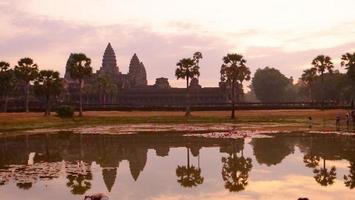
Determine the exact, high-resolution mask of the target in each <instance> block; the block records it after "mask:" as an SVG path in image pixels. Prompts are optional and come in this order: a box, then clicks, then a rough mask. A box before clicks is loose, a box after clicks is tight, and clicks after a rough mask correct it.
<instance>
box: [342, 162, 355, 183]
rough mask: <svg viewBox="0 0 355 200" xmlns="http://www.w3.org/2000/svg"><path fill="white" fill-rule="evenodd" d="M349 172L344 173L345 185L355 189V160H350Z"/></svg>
mask: <svg viewBox="0 0 355 200" xmlns="http://www.w3.org/2000/svg"><path fill="white" fill-rule="evenodd" d="M349 169H350V170H349V174H348V175H344V183H345V186H346V187H348V188H350V189H354V188H355V162H350V166H349Z"/></svg>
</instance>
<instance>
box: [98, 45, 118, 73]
mask: <svg viewBox="0 0 355 200" xmlns="http://www.w3.org/2000/svg"><path fill="white" fill-rule="evenodd" d="M99 73H103V74H107V75H109V76H110V77H111V78H113V79H116V78H118V77H119V76H120V72H119V68H118V66H117V60H116V54H115V51H114V50H113V48H112V46H111V44H110V43H109V44H108V45H107V47H106V50H105V52H104V56H103V58H102V67H101V68H100V70H99Z"/></svg>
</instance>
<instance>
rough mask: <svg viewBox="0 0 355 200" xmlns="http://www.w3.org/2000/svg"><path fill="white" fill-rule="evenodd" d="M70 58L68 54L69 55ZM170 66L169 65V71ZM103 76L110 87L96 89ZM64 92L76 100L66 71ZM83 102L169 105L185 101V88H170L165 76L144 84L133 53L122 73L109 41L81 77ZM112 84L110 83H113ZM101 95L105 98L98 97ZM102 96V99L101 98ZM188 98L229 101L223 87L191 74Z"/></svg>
mask: <svg viewBox="0 0 355 200" xmlns="http://www.w3.org/2000/svg"><path fill="white" fill-rule="evenodd" d="M69 59H71V56H70V57H69ZM174 70H175V68H174V66H171V71H172V73H173V72H174ZM101 76H105V77H106V79H107V81H108V82H109V84H107V85H109V86H110V89H107V88H106V89H101V90H100V89H98V88H101V87H102V85H99V80H100V79H99V78H100V77H101ZM65 80H66V83H67V91H68V96H70V98H71V101H77V100H76V99H77V97H78V87H77V85H76V84H75V82H73V81H72V80H71V78H70V76H69V75H68V73H67V72H66V74H65ZM85 85H86V86H85V88H84V91H85V92H84V93H85V97H84V98H85V102H86V104H87V105H91V104H92V105H100V104H110V105H119V106H124V107H152V106H153V107H170V106H184V105H185V104H186V101H187V99H186V89H185V88H173V87H171V86H170V84H169V80H168V79H167V78H164V77H161V78H157V79H156V82H155V84H154V85H148V81H147V71H146V68H145V66H144V64H143V62H142V61H141V60H140V59H139V58H138V56H137V54H134V55H133V56H132V58H131V61H130V63H129V66H128V73H127V74H123V73H121V72H120V68H119V67H118V64H117V57H116V54H115V51H114V49H113V47H112V45H111V44H110V43H109V44H108V45H107V47H106V49H105V51H104V54H103V58H102V65H101V67H100V69H99V70H97V71H96V73H94V74H93V76H92V77H91V78H89V79H88V80H86V81H85ZM113 86H114V87H113ZM101 96H105V98H101ZM102 99H105V101H102ZM190 102H191V105H192V106H216V105H223V104H226V103H228V102H229V95H228V92H227V91H226V89H225V88H223V87H209V88H205V87H202V86H201V85H200V84H199V81H198V79H196V78H193V79H192V80H191V83H190Z"/></svg>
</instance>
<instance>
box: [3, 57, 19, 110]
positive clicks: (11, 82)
mask: <svg viewBox="0 0 355 200" xmlns="http://www.w3.org/2000/svg"><path fill="white" fill-rule="evenodd" d="M15 87H16V78H15V74H14V70H13V69H10V64H9V63H7V62H3V61H2V62H0V95H2V96H3V98H4V110H3V111H4V112H7V104H8V99H9V93H10V92H11V91H12V90H14V88H15Z"/></svg>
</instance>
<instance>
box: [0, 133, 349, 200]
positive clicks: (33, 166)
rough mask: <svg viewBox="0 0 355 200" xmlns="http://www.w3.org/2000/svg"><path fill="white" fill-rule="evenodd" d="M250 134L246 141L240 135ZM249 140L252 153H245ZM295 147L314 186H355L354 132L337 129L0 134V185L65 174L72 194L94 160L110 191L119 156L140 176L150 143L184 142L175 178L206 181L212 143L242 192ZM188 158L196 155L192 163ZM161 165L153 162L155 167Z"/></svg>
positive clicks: (163, 148)
mask: <svg viewBox="0 0 355 200" xmlns="http://www.w3.org/2000/svg"><path fill="white" fill-rule="evenodd" d="M246 140H248V141H246ZM247 144H248V145H250V149H251V150H252V152H253V155H254V156H252V155H250V154H248V155H246V154H245V152H244V151H245V145H247ZM296 147H297V148H298V149H299V151H300V152H301V153H302V156H303V158H302V159H300V162H302V163H301V164H302V165H303V166H304V168H305V169H306V170H307V171H309V173H312V175H313V180H314V181H315V182H317V184H319V186H321V187H323V186H331V185H332V184H333V183H334V181H335V180H336V179H337V178H338V179H339V180H341V181H342V182H343V184H344V186H346V187H347V188H349V189H353V188H354V187H355V154H354V153H355V152H354V151H355V138H354V137H350V136H336V135H328V136H324V135H312V136H311V135H307V136H304V135H303V136H302V137H300V135H299V136H297V134H296V135H295V134H293V135H285V134H284V135H279V136H274V137H272V138H268V137H266V138H252V139H228V138H219V139H216V138H205V137H197V136H196V137H191V136H189V137H186V136H182V135H178V134H173V133H169V134H137V135H85V134H72V133H59V134H42V135H32V136H30V135H27V136H14V137H1V138H0V188H1V187H2V186H1V185H7V184H9V183H10V182H13V183H15V184H16V186H17V187H18V188H19V189H23V190H29V189H31V187H33V186H34V185H35V184H36V183H38V182H41V181H51V180H54V179H58V178H60V177H65V178H66V186H67V188H69V190H70V192H71V193H72V194H76V195H82V194H85V193H86V192H87V191H88V190H90V188H91V187H92V184H93V181H96V180H94V179H93V174H92V169H91V168H92V163H96V164H97V165H99V166H100V170H101V171H102V179H103V182H104V184H105V186H106V189H107V191H108V192H111V190H112V188H113V186H114V185H115V182H116V181H117V179H118V172H119V170H118V169H119V167H120V163H121V162H122V161H124V160H125V161H127V162H128V164H129V171H130V174H131V177H132V180H134V181H138V180H139V177H140V175H141V173H142V172H143V170H144V169H145V167H146V165H147V163H148V164H149V162H147V158H148V156H147V154H148V151H149V150H155V154H156V156H158V157H162V158H163V157H164V158H163V159H165V158H166V157H169V151H170V150H171V149H172V148H180V149H181V148H182V149H185V152H186V153H185V155H186V160H184V161H182V162H181V163H182V164H177V165H176V168H175V169H171V171H175V174H176V184H178V185H180V186H182V187H187V188H191V187H199V186H200V185H203V184H204V183H205V181H206V177H205V175H204V171H203V170H202V169H201V167H200V159H202V160H203V158H200V151H201V149H202V148H218V149H219V152H220V159H219V160H213V161H209V162H219V163H220V164H221V166H222V168H221V169H220V171H216V172H215V173H218V174H219V176H220V177H221V178H222V180H223V184H224V188H225V189H226V190H227V191H230V192H240V191H243V190H245V189H246V188H248V185H249V183H250V180H249V179H250V175H251V174H252V173H253V167H254V166H255V165H256V164H257V165H261V166H263V165H264V166H266V167H272V166H277V165H279V164H280V163H282V162H283V160H284V159H285V158H286V157H287V156H288V155H291V154H293V153H294V152H295V148H296ZM191 157H193V158H194V160H196V159H197V160H198V162H197V163H196V162H195V163H191ZM337 160H346V161H347V162H348V166H347V173H346V174H345V175H343V176H341V177H339V176H337V168H336V167H335V166H333V163H334V162H333V161H337ZM157 170H159V169H157Z"/></svg>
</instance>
